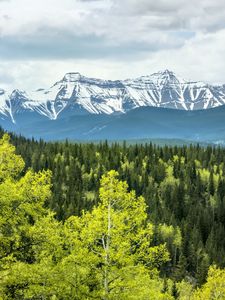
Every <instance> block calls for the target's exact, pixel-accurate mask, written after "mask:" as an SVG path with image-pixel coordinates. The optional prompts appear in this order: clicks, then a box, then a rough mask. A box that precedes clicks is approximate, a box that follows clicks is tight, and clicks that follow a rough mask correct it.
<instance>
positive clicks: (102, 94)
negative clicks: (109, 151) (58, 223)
mask: <svg viewBox="0 0 225 300" xmlns="http://www.w3.org/2000/svg"><path fill="white" fill-rule="evenodd" d="M224 104H225V85H220V86H219V85H218V86H213V85H209V84H205V83H202V82H190V81H185V80H183V79H180V78H178V77H177V76H176V75H175V74H174V73H173V72H171V71H168V70H166V71H163V72H158V73H154V74H152V75H149V76H143V77H140V78H137V79H132V80H131V79H128V80H124V81H119V80H117V81H110V80H100V79H93V78H87V77H85V76H82V75H81V74H79V73H67V74H66V75H65V76H64V77H63V79H62V80H60V81H58V82H56V83H55V84H54V85H53V86H51V87H50V88H49V89H47V90H45V89H38V90H36V91H32V92H26V91H20V90H14V91H12V92H7V91H5V90H3V89H0V126H2V127H3V128H4V129H6V130H10V131H14V132H17V133H21V134H23V135H25V136H28V137H32V136H34V137H36V138H44V139H46V140H56V139H65V138H69V139H77V140H78V139H79V140H98V139H148V138H161V139H185V140H192V141H203V142H215V143H225V122H224V119H225V118H224V116H225V105H224Z"/></svg>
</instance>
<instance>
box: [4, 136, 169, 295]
mask: <svg viewBox="0 0 225 300" xmlns="http://www.w3.org/2000/svg"><path fill="white" fill-rule="evenodd" d="M1 145H2V147H0V153H1V154H2V156H3V157H5V156H7V152H8V151H9V150H10V149H12V151H11V152H10V151H9V152H10V157H11V159H9V158H7V159H5V165H4V166H3V165H2V170H4V172H5V178H4V179H3V180H2V182H1V184H0V205H1V213H0V232H1V235H0V239H1V243H0V245H1V246H0V279H1V280H0V297H2V299H92V298H96V299H121V300H122V299H149V297H150V298H151V299H172V296H170V295H169V294H168V293H167V292H165V293H162V292H161V290H162V285H163V281H162V280H161V279H160V278H159V272H158V268H159V267H160V266H161V265H162V264H163V263H165V262H167V261H168V260H169V254H168V251H167V250H166V247H165V245H163V244H161V245H158V246H153V245H152V240H153V226H152V225H151V224H150V223H148V222H147V213H146V204H145V201H144V199H143V197H136V195H135V192H134V191H131V192H128V186H127V183H126V182H123V181H119V180H118V179H117V176H118V173H117V172H115V171H110V172H109V173H108V174H106V175H105V176H103V177H102V180H101V184H100V191H99V193H100V195H99V197H100V202H99V204H98V206H96V207H94V208H93V210H92V211H90V212H83V213H82V215H81V216H80V217H78V216H71V217H70V218H68V219H67V220H66V222H65V223H64V224H63V223H61V222H59V221H57V220H56V219H55V218H54V215H53V214H52V213H51V212H50V211H48V210H47V209H46V208H44V204H45V200H46V199H47V198H48V197H49V196H50V175H51V174H50V172H48V171H43V172H39V173H34V172H33V171H31V170H29V171H27V172H26V173H25V174H24V175H23V176H21V177H18V176H19V173H17V174H15V173H13V172H12V171H11V170H12V169H11V168H12V167H13V166H15V169H16V168H17V165H20V166H23V162H22V159H21V158H20V157H18V156H17V155H15V153H14V151H15V149H14V148H10V147H11V146H10V144H9V139H8V137H5V136H4V137H3V139H2V140H1ZM8 165H9V170H8ZM18 170H19V171H22V168H20V169H19V167H18ZM15 176H16V177H17V178H15Z"/></svg>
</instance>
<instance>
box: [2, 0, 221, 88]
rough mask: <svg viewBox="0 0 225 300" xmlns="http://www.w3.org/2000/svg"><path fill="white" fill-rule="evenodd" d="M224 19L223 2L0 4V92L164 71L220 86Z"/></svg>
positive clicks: (48, 0) (50, 0) (30, 0)
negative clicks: (70, 77) (71, 75)
mask: <svg viewBox="0 0 225 300" xmlns="http://www.w3.org/2000/svg"><path fill="white" fill-rule="evenodd" d="M224 18H225V1H224V0H216V1H215V0H198V1H196V0H189V1H186V0H170V1H168V0H157V1H155V0H122V1H121V0H64V1H61V0H39V1H36V0H20V1H18V0H11V1H2V0H0V87H1V86H2V85H4V86H9V83H10V86H14V87H19V88H24V89H27V88H30V87H35V88H36V87H37V88H38V87H40V86H48V85H50V84H51V83H54V82H55V81H56V80H59V79H60V78H61V77H62V76H63V74H64V73H66V72H68V71H80V72H81V73H84V74H86V75H88V76H95V77H102V78H114V79H116V78H126V77H136V76H139V75H142V74H150V73H152V72H155V71H157V70H159V69H165V68H169V69H172V70H174V71H177V72H178V73H179V74H180V75H181V76H183V77H186V78H193V79H196V80H197V79H198V80H201V79H202V80H206V81H211V82H216V81H220V82H225V73H224V72H225V71H224V70H225V63H224V58H223V56H224V55H223V52H224V44H225V31H224V29H225V25H224ZM13 78H14V80H13ZM4 81H5V82H4Z"/></svg>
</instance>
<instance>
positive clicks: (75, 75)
mask: <svg viewBox="0 0 225 300" xmlns="http://www.w3.org/2000/svg"><path fill="white" fill-rule="evenodd" d="M81 77H82V76H81V74H80V73H79V72H70V73H66V74H65V76H64V77H63V81H67V82H76V81H79V80H80V79H81Z"/></svg>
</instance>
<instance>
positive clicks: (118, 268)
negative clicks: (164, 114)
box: [0, 132, 225, 299]
mask: <svg viewBox="0 0 225 300" xmlns="http://www.w3.org/2000/svg"><path fill="white" fill-rule="evenodd" d="M1 135H3V132H1ZM11 142H12V143H13V144H14V145H15V146H16V153H17V154H20V155H21V156H22V158H23V160H24V162H25V168H23V167H24V163H23V161H22V159H19V160H17V159H16V158H18V157H19V156H12V157H11V158H10V157H9V160H6V161H5V162H4V159H3V158H4V157H6V156H7V153H8V155H10V153H13V151H14V150H13V148H11V150H10V151H11V152H10V151H9V149H10V146H9V144H8V140H7V138H5V139H3V140H2V141H1V144H0V147H1V148H2V152H0V153H3V154H1V155H2V156H1V169H0V175H1V177H0V179H1V181H0V192H1V196H0V200H1V207H2V210H1V222H0V223H1V224H0V226H1V228H0V229H1V237H0V238H1V239H2V241H4V243H3V244H1V271H0V276H1V278H2V280H3V283H4V284H3V285H2V286H1V289H0V293H1V292H2V295H7V296H2V299H92V298H95V299H176V298H179V299H225V287H224V282H225V278H224V277H225V274H224V271H223V270H220V269H217V268H216V267H215V266H212V265H217V266H218V267H219V268H222V269H223V268H224V267H225V239H224V236H225V149H224V148H219V147H217V148H214V147H205V148H204V147H200V146H183V147H176V146H175V147H169V146H164V147H158V146H155V145H152V144H145V145H126V143H123V144H116V143H114V144H111V145H109V144H108V143H107V142H102V143H99V144H73V143H69V142H67V141H66V142H64V143H45V142H43V141H39V142H37V141H34V140H26V139H24V138H22V137H16V136H12V137H11ZM13 155H14V154H13ZM4 163H5V165H4ZM13 164H14V165H13ZM30 167H31V168H32V169H33V170H34V172H39V171H42V173H37V174H39V175H37V174H36V175H35V173H33V171H31V170H30ZM12 170H15V172H14V171H12ZM43 170H46V171H43ZM47 170H50V171H51V172H52V175H51V176H52V179H51V182H52V186H51V191H52V193H51V194H50V173H49V171H47ZM110 170H115V171H111V172H109V173H108V171H110ZM2 172H3V173H2ZM14 173H15V174H14ZM19 174H20V175H19ZM29 176H31V178H33V179H32V180H31V179H29ZM102 176H103V177H102ZM117 177H118V179H117ZM24 178H25V179H24ZM15 180H18V182H19V183H18V182H15ZM21 181H22V183H21ZM124 181H126V182H127V184H126V183H124ZM32 182H33V183H32ZM40 182H41V185H40ZM30 185H33V187H32V186H30ZM36 185H37V186H38V188H37V190H38V192H37V191H36V188H34V187H35V186H36ZM21 189H22V190H21ZM99 189H100V193H99ZM132 190H134V191H135V192H136V194H135V193H133V192H131V191H132ZM25 191H26V192H25ZM141 196H143V198H142V197H141ZM26 197H28V198H26ZM7 198H8V199H10V198H11V200H12V203H11V202H10V201H9V202H7V201H5V200H4V199H7ZM17 198H19V199H20V200H21V201H22V202H23V199H30V200H29V201H28V204H27V205H25V204H24V206H23V208H24V209H25V213H24V211H23V209H22V210H20V211H19V213H18V215H16V214H15V213H14V212H15V211H16V209H15V206H16V205H18V203H17V202H15V203H14V202H13V201H15V200H17V201H19V200H18V199H17ZM112 199H114V200H115V201H113V200H112ZM3 200H4V201H3ZM39 200H40V201H39ZM2 201H3V202H2ZM110 201H113V203H111V202H110ZM9 203H10V206H8V204H9ZM11 204H12V205H11ZM43 205H44V206H43ZM3 208H4V209H3ZM109 208H110V209H111V210H112V211H111V212H112V220H113V224H115V225H114V226H115V227H113V228H114V229H113V238H112V248H111V250H110V251H111V252H110V255H113V259H112V257H110V259H109V252H107V251H109V245H110V240H111V238H110V239H108V237H109V232H108V231H107V230H109V229H110V228H111V227H110V226H109V227H108V224H109V219H107V216H108V214H109ZM49 209H50V210H51V211H54V212H55V216H53V215H52V213H50V211H49ZM5 212H7V215H6V214H5ZM12 216H13V218H11V217H12ZM17 217H21V219H20V220H19V223H18V219H17ZM10 218H11V222H9V221H8V220H10ZM106 219H107V220H108V221H106ZM7 222H9V225H7V226H6V224H8V223H7ZM15 227H16V228H17V229H16V230H15ZM129 228H130V230H129ZM105 230H106V231H105ZM102 236H103V237H104V239H101V237H102ZM15 237H16V240H15ZM48 239H50V243H48V242H47V240H48ZM96 240H97V241H99V242H97V243H96ZM31 241H32V242H31ZM33 243H34V244H33ZM107 243H108V244H107ZM34 245H35V246H34ZM107 245H108V246H107ZM71 249H73V250H71ZM128 249H129V251H128V252H127V250H128ZM131 249H132V251H131ZM78 252H79V255H78ZM88 253H91V254H90V255H89V254H88ZM121 255H122V257H123V256H124V257H123V259H122V258H121ZM45 257H46V260H45ZM111 259H112V260H111ZM83 260H84V261H85V264H84V265H83V264H79V263H78V262H82V261H83ZM77 263H78V264H77ZM44 266H45V267H44ZM106 266H107V267H106ZM131 266H132V267H131ZM210 266H212V267H210ZM92 267H93V268H92ZM209 267H210V271H209V273H208V269H209ZM132 268H135V269H137V271H135V272H134V271H132ZM128 269H129V270H130V271H129V272H128V271H127V270H128ZM9 270H10V271H9ZM70 270H71V272H73V273H70ZM7 271H8V273H7ZM111 272H112V273H111ZM132 272H133V273H132ZM75 273H76V274H77V276H78V277H79V278H77V277H76V279H75V278H74V277H73V276H75V275H74V274H75ZM18 274H24V276H22V275H21V280H19V281H18V276H19V275H18ZM34 274H36V275H35V276H36V277H35V278H36V279H35V280H36V281H35V282H37V284H35V283H34V281H32V277H33V276H34ZM59 274H60V275H59ZM66 274H67V275H66ZM112 274H114V275H113V276H112ZM125 274H126V276H125ZM207 274H208V279H207V283H206V284H205V282H206V278H207ZM49 276H50V277H51V278H50V277H49ZM60 276H62V277H60ZM124 276H125V277H124ZM19 277H20V276H19ZM66 277H67V279H68V281H70V284H68V283H67V284H66V281H65V278H66ZM109 277H110V278H111V279H109ZM94 278H95V279H94ZM111 280H112V281H111ZM132 280H134V281H135V282H136V283H137V282H138V283H139V288H140V289H139V290H138V289H137V286H136V285H135V284H134V281H132ZM64 281H65V282H64ZM62 282H64V285H63V284H62ZM102 282H104V284H103V285H101V283H102ZM124 282H125V285H124ZM72 283H74V284H75V286H73V285H72ZM202 284H205V285H203V287H202V289H198V290H196V291H193V289H194V288H196V287H198V286H201V285H202ZM45 286H46V288H45ZM126 288H127V290H126ZM56 290H57V292H56ZM129 290H130V291H132V292H131V293H129ZM217 290H218V293H217V294H216V295H219V296H218V297H217V296H214V294H213V293H214V292H215V291H217ZM63 291H64V292H65V295H64V296H63ZM134 291H136V293H137V294H136V295H135V296H134V295H133V296H131V294H132V293H134ZM151 293H152V294H151ZM154 293H155V294H154ZM150 294H151V295H152V296H149V295H150ZM153 294H154V296H153ZM0 295H1V294H0ZM15 295H16V296H15ZM24 295H25V296H24ZM137 295H138V296H137ZM4 297H5V298H4ZM43 297H44V298H43ZM54 297H55V298H54ZM68 297H69V298H68ZM132 297H133V298H132ZM190 297H191V298H190ZM207 297H208V298H207ZM213 297H214V298H213ZM216 297H217V298H216Z"/></svg>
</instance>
